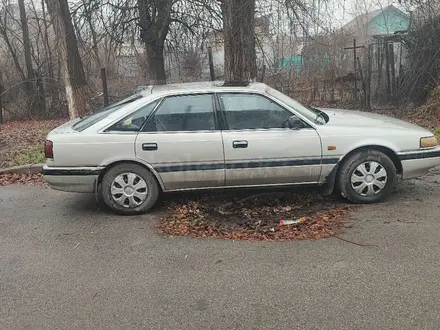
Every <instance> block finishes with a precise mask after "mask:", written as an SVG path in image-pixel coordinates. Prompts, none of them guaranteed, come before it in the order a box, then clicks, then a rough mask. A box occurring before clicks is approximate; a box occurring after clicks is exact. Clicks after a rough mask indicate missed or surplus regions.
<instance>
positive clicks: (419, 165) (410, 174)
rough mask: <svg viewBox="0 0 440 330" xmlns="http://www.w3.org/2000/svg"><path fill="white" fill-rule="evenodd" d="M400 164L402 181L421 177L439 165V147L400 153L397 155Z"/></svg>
mask: <svg viewBox="0 0 440 330" xmlns="http://www.w3.org/2000/svg"><path fill="white" fill-rule="evenodd" d="M398 157H399V159H400V161H401V163H402V179H412V178H416V177H419V176H422V175H424V174H426V173H428V171H429V170H430V169H431V168H433V167H436V166H439V165H440V147H436V148H433V149H429V150H424V151H420V150H417V151H411V152H402V153H399V154H398Z"/></svg>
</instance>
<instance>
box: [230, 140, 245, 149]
mask: <svg viewBox="0 0 440 330" xmlns="http://www.w3.org/2000/svg"><path fill="white" fill-rule="evenodd" d="M232 147H233V148H235V149H237V148H247V147H248V142H247V141H244V140H243V141H233V142H232Z"/></svg>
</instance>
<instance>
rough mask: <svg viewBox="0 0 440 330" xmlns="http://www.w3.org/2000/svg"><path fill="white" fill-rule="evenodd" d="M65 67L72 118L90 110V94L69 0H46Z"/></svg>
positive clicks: (65, 79) (68, 102)
mask: <svg viewBox="0 0 440 330" xmlns="http://www.w3.org/2000/svg"><path fill="white" fill-rule="evenodd" d="M46 4H47V9H48V12H49V15H50V17H51V20H52V25H53V28H54V31H55V36H56V38H57V48H58V53H59V55H60V57H61V59H62V63H63V67H64V83H65V88H66V97H67V105H68V108H69V116H70V118H75V117H78V116H82V115H85V114H86V113H88V112H89V110H90V94H89V88H88V86H87V81H86V77H85V74H84V68H83V63H82V61H81V56H80V54H79V50H78V44H77V40H76V36H75V31H74V29H73V24H72V17H71V15H70V11H69V4H68V3H67V0H46Z"/></svg>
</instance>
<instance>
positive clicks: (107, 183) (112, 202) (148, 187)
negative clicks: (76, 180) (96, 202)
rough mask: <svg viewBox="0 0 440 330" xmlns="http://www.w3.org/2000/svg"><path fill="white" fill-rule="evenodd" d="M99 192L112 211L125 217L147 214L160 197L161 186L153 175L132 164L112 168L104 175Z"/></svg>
mask: <svg viewBox="0 0 440 330" xmlns="http://www.w3.org/2000/svg"><path fill="white" fill-rule="evenodd" d="M99 191H100V194H101V199H102V201H103V202H104V203H105V204H106V205H107V206H108V207H109V208H110V209H112V210H113V211H115V212H117V213H120V214H125V215H133V214H141V213H145V212H147V211H148V210H149V209H151V208H152V207H153V205H154V204H155V203H156V201H157V198H158V196H159V186H158V184H157V181H156V179H155V178H154V176H153V174H152V173H151V172H150V171H149V170H147V169H146V168H144V167H142V166H139V165H136V164H130V163H126V164H118V165H116V166H114V167H112V168H110V169H109V170H108V171H107V172H106V173H105V174H104V177H103V179H102V182H101V187H100V190H99Z"/></svg>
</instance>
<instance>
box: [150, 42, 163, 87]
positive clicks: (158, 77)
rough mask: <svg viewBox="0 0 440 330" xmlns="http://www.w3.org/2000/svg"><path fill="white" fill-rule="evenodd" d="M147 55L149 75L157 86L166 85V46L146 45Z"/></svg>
mask: <svg viewBox="0 0 440 330" xmlns="http://www.w3.org/2000/svg"><path fill="white" fill-rule="evenodd" d="M145 50H146V53H147V63H148V73H149V74H150V79H151V80H152V82H153V83H154V84H156V85H164V84H166V81H167V77H166V73H165V58H164V54H163V52H164V46H161V45H148V44H147V45H145Z"/></svg>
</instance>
